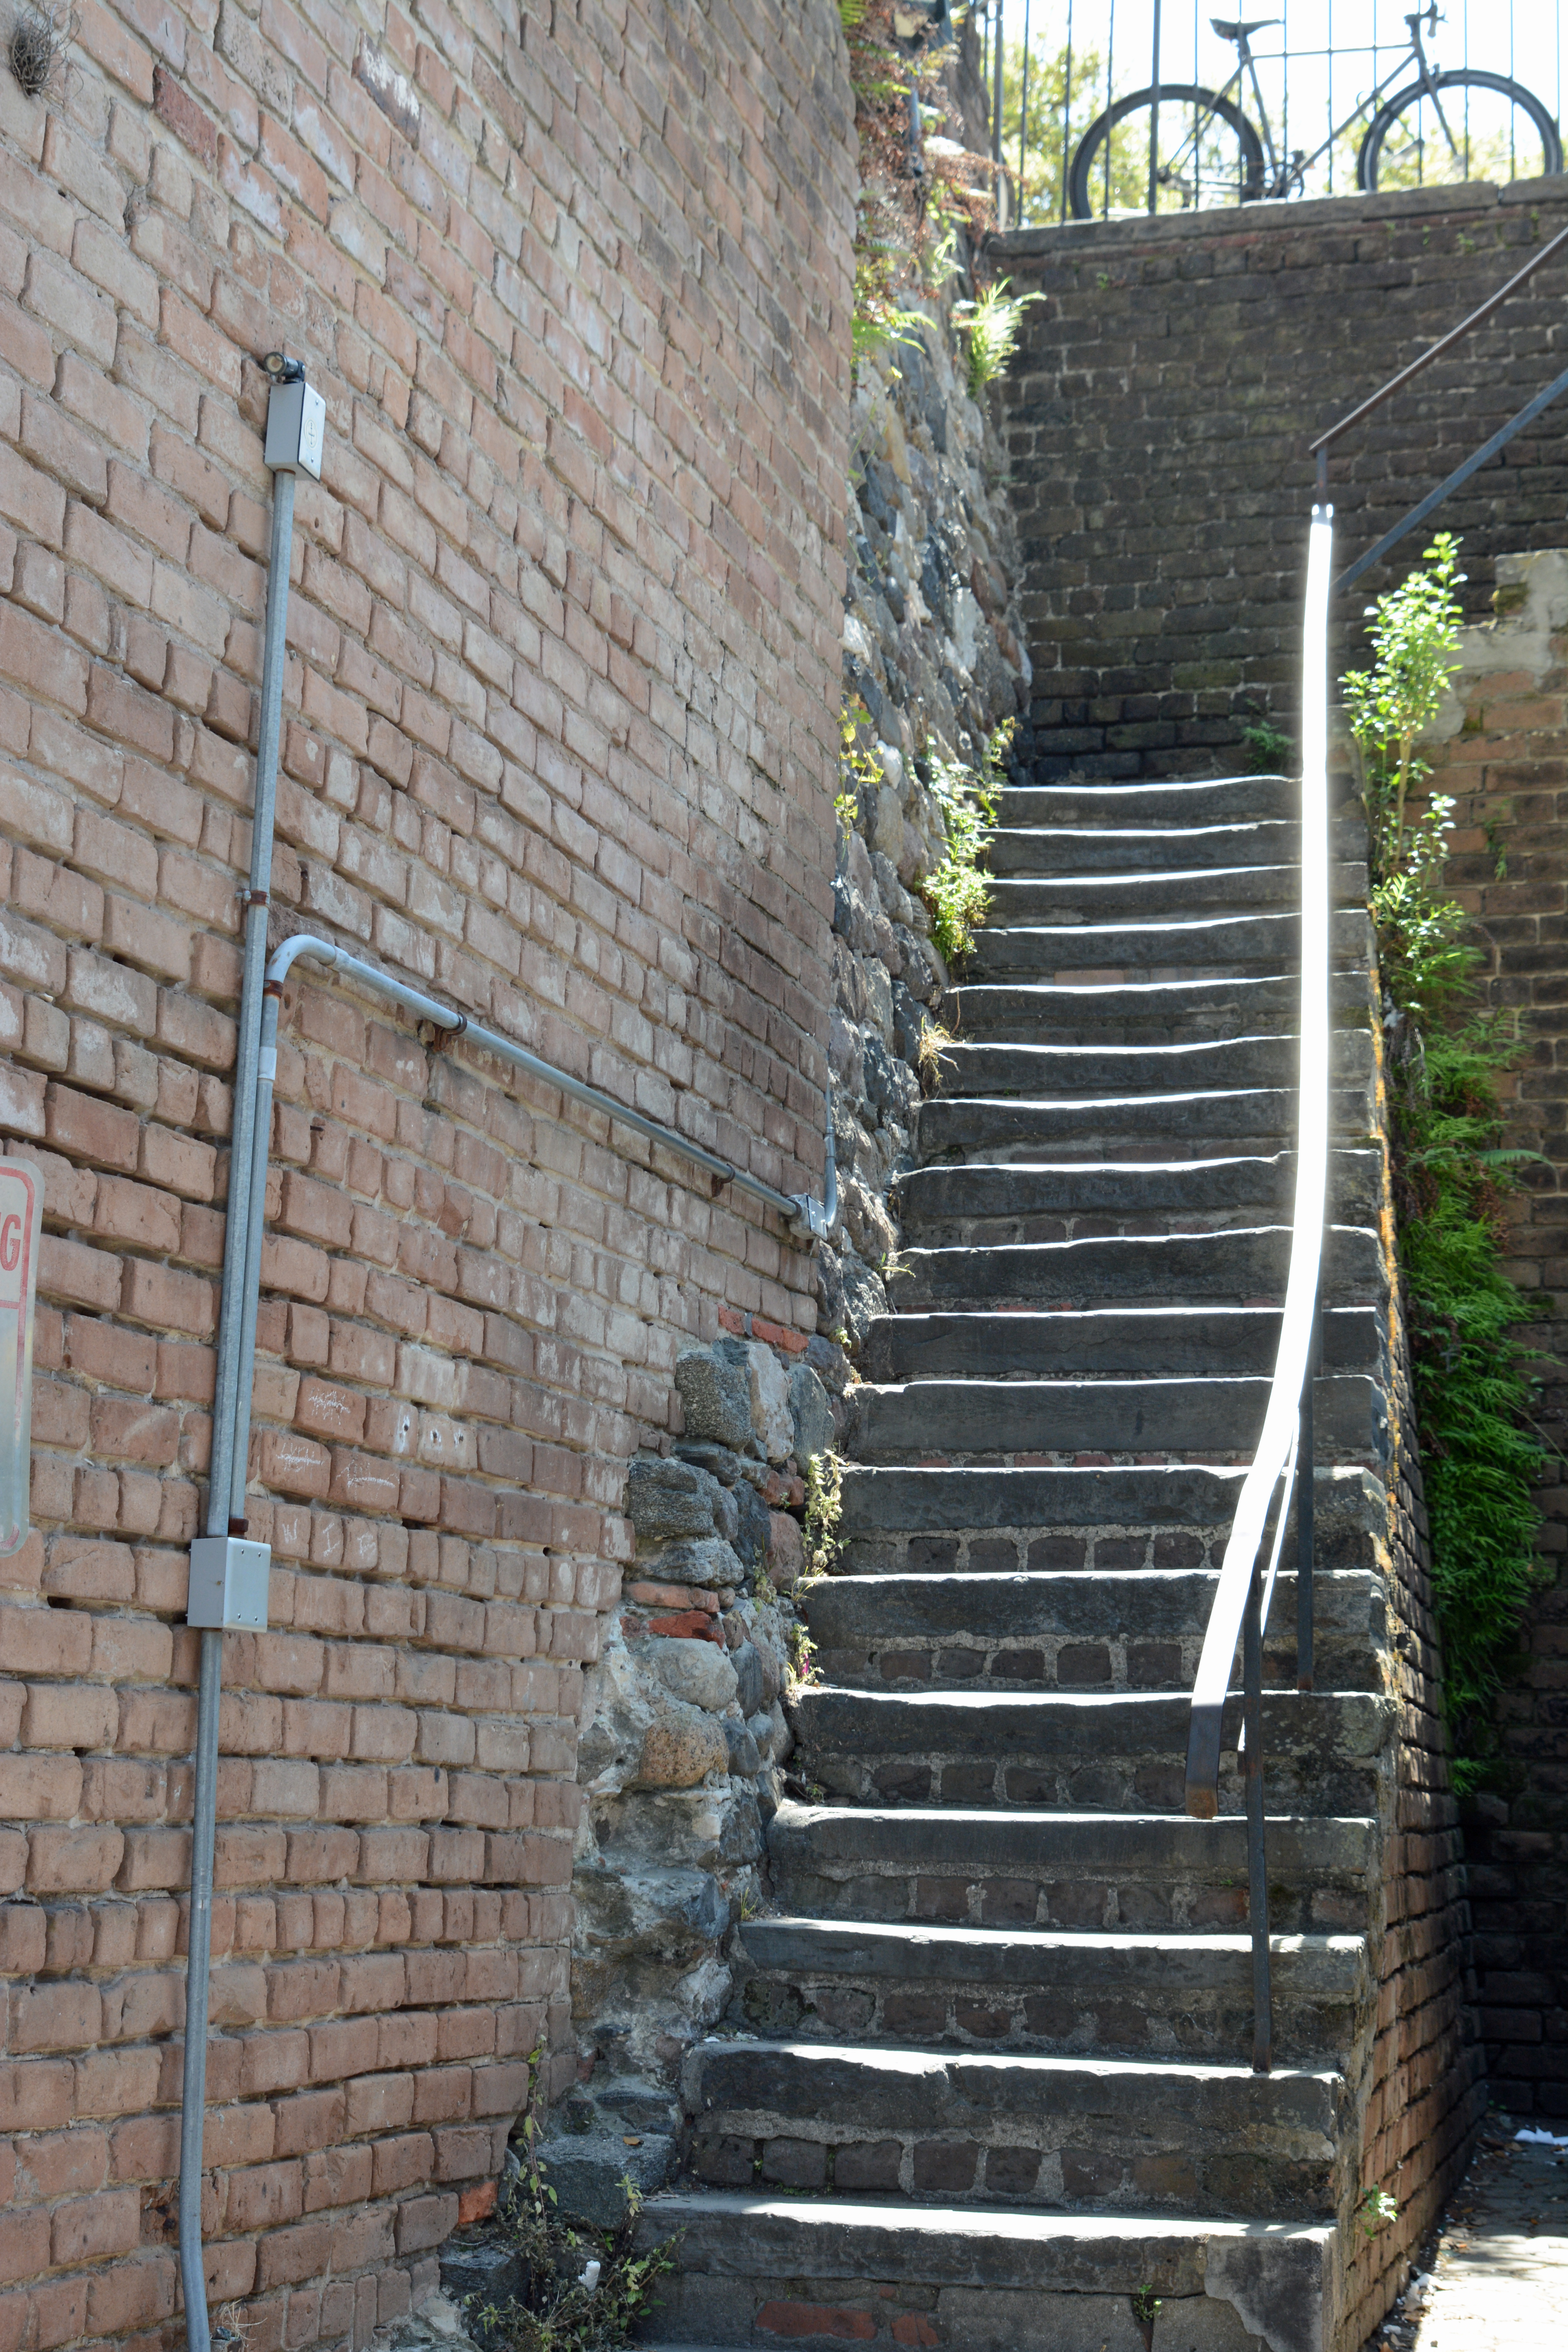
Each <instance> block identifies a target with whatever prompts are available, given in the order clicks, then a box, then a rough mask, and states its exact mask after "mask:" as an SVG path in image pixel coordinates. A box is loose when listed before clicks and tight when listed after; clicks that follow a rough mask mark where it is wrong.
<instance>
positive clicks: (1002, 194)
mask: <svg viewBox="0 0 1568 2352" xmlns="http://www.w3.org/2000/svg"><path fill="white" fill-rule="evenodd" d="M993 71H994V76H995V82H994V96H993V98H992V100H991V159H992V161H993V163H994V164H995V166H996V226H997V227H998V228H999V229H1005V227H1006V226H1007V176H1006V173H1005V172H1004V171H1003V169H1002V0H996V55H995V58H994V61H993Z"/></svg>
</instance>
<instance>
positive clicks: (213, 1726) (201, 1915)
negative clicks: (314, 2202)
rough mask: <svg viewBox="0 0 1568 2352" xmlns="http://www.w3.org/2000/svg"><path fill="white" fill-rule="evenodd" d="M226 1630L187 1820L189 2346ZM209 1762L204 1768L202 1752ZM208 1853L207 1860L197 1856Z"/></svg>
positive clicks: (202, 2341)
mask: <svg viewBox="0 0 1568 2352" xmlns="http://www.w3.org/2000/svg"><path fill="white" fill-rule="evenodd" d="M222 1685H223V1635H222V1633H220V1632H218V1631H217V1629H216V1627H211V1628H208V1629H207V1630H205V1632H204V1633H203V1634H202V1664H201V1679H200V1682H199V1684H198V1685H197V1693H196V1786H195V1815H194V1818H193V1820H192V1822H191V1917H190V1928H189V1933H188V1936H187V1938H186V1947H187V1957H186V1960H185V2052H184V2080H183V2083H182V2085H181V2098H180V2284H181V2285H182V2287H183V2288H184V2297H185V2338H186V2342H187V2344H188V2345H189V2347H190V2352H210V2346H211V2341H212V2339H211V2336H210V2334H209V2331H208V2326H207V2287H206V2278H205V2273H204V2272H203V2269H202V2134H203V2130H204V2128H205V2123H206V2107H207V2096H206V2094H207V1981H208V1979H209V1977H210V1975H211V1973H212V1950H213V1847H214V1844H215V1843H216V1828H217V1772H216V1761H217V1731H218V1706H219V1703H220V1696H221V1692H222ZM208 1756H210V1757H211V1759H212V1763H211V1764H210V1765H209V1766H208V1768H207V1769H206V1770H205V1771H204V1770H203V1769H202V1759H203V1758H204V1757H208ZM204 1855H205V1865H204V1864H202V1862H201V1860H200V1857H202V1856H204Z"/></svg>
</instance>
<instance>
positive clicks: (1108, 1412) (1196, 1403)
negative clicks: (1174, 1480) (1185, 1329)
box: [846, 1372, 1388, 1462]
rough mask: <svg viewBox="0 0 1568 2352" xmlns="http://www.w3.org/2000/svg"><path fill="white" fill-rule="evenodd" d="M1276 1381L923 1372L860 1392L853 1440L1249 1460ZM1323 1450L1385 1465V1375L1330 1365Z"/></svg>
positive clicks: (1321, 1421) (955, 1450)
mask: <svg viewBox="0 0 1568 2352" xmlns="http://www.w3.org/2000/svg"><path fill="white" fill-rule="evenodd" d="M1268 1390H1269V1382H1268V1380H1266V1379H1262V1378H1258V1377H1254V1378H1252V1379H1248V1378H1247V1377H1245V1376H1238V1377H1236V1378H1231V1377H1228V1376H1227V1377H1226V1378H1224V1379H1218V1380H1199V1379H1195V1378H1186V1379H1173V1380H1163V1381H1162V1380H1112V1379H1106V1380H1096V1381H1088V1380H1086V1381H1070V1380H1061V1381H1031V1380H1011V1381H984V1380H923V1381H905V1382H904V1383H903V1384H902V1385H901V1386H899V1387H896V1388H874V1387H872V1386H871V1385H870V1384H869V1383H868V1382H867V1383H864V1384H862V1385H861V1386H860V1387H858V1388H856V1389H853V1390H852V1391H850V1400H851V1405H852V1410H853V1423H852V1428H851V1431H850V1432H849V1433H847V1436H846V1443H847V1445H848V1446H849V1447H850V1449H851V1450H852V1451H853V1453H854V1454H855V1457H856V1459H857V1460H858V1461H860V1462H878V1461H881V1462H889V1461H896V1460H900V1459H902V1460H905V1461H908V1460H910V1459H913V1460H916V1461H918V1460H920V1459H921V1457H922V1456H925V1457H929V1456H931V1455H937V1456H939V1457H941V1458H942V1459H943V1460H946V1461H952V1459H953V1458H954V1457H955V1456H960V1455H963V1456H969V1457H973V1458H976V1459H984V1457H986V1456H991V1455H996V1454H1074V1453H1081V1452H1085V1451H1090V1450H1092V1451H1093V1452H1095V1453H1097V1454H1177V1455H1197V1456H1206V1457H1207V1458H1209V1459H1211V1460H1217V1461H1220V1462H1226V1461H1232V1460H1237V1459H1240V1458H1243V1457H1246V1458H1250V1455H1251V1453H1252V1449H1253V1447H1254V1446H1255V1445H1256V1444H1257V1442H1258V1433H1259V1432H1260V1430H1261V1429H1262V1426H1263V1415H1264V1411H1265V1408H1266V1407H1267V1405H1268ZM1314 1411H1315V1415H1316V1436H1317V1444H1318V1448H1319V1454H1320V1458H1321V1457H1322V1456H1323V1455H1325V1454H1335V1455H1337V1456H1338V1457H1340V1458H1345V1457H1346V1456H1353V1457H1359V1458H1362V1459H1364V1460H1369V1461H1373V1462H1381V1461H1382V1460H1383V1458H1384V1453H1385V1452H1386V1448H1387V1443H1388V1414H1387V1404H1386V1400H1385V1398H1384V1392H1383V1390H1382V1387H1381V1385H1380V1384H1379V1383H1377V1382H1374V1381H1372V1380H1370V1379H1368V1378H1367V1377H1366V1376H1365V1375H1364V1374H1362V1373H1359V1372H1326V1373H1324V1374H1322V1375H1321V1377H1320V1379H1319V1381H1318V1383H1317V1390H1316V1394H1315V1397H1314Z"/></svg>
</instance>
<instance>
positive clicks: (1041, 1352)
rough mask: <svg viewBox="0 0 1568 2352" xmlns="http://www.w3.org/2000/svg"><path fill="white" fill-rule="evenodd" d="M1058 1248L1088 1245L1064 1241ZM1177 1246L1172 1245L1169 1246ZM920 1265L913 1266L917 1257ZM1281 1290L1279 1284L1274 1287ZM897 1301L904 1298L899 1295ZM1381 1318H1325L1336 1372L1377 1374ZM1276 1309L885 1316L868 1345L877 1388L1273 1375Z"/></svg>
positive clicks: (1340, 1314) (1354, 1314) (1354, 1313)
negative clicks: (958, 1379) (962, 1378)
mask: <svg viewBox="0 0 1568 2352" xmlns="http://www.w3.org/2000/svg"><path fill="white" fill-rule="evenodd" d="M1055 1246H1058V1247H1073V1246H1088V1245H1087V1244H1055ZM1165 1246H1166V1247H1169V1244H1165ZM911 1262H912V1260H911ZM1268 1287H1273V1285H1272V1284H1270V1285H1268ZM895 1295H897V1292H896V1291H895ZM1322 1347H1323V1355H1322V1361H1323V1366H1324V1369H1325V1370H1329V1371H1335V1372H1344V1371H1370V1370H1374V1369H1375V1368H1376V1367H1377V1366H1378V1365H1379V1364H1380V1362H1381V1360H1382V1351H1383V1347H1384V1328H1383V1318H1382V1317H1381V1315H1380V1314H1379V1312H1378V1310H1377V1309H1376V1308H1375V1307H1331V1308H1329V1309H1327V1310H1326V1311H1325V1313H1324V1315H1323V1318H1322ZM1278 1349H1279V1308H1278V1307H1225V1306H1213V1305H1210V1306H1205V1307H1095V1308H1092V1309H1090V1310H1089V1311H1088V1312H1085V1313H1081V1314H1080V1313H1073V1312H1064V1311H1062V1310H1059V1309H1058V1311H1057V1312H1055V1313H1052V1314H1045V1315H1031V1314H1020V1313H1016V1312H1009V1313H1006V1314H1000V1315H987V1314H981V1313H976V1314H969V1315H957V1314H929V1315H921V1314H905V1313H900V1314H897V1315H882V1316H879V1317H878V1318H876V1320H875V1321H874V1322H873V1323H872V1325H871V1327H870V1329H869V1330H868V1333H867V1335H866V1338H865V1339H864V1341H863V1342H862V1344H861V1349H860V1368H861V1372H862V1375H863V1377H864V1378H865V1379H866V1380H867V1381H869V1382H871V1383H872V1384H873V1385H874V1386H879V1387H882V1386H891V1385H895V1384H898V1383H901V1382H903V1381H922V1380H949V1379H952V1378H953V1377H954V1376H957V1375H968V1376H971V1377H975V1378H981V1377H984V1378H988V1379H991V1380H1005V1379H1011V1378H1014V1377H1015V1376H1016V1375H1018V1374H1023V1375H1026V1376H1027V1377H1030V1378H1035V1379H1043V1378H1060V1377H1061V1376H1063V1375H1064V1374H1068V1373H1073V1372H1078V1373H1082V1374H1089V1375H1093V1376H1094V1377H1096V1378H1105V1377H1108V1376H1115V1375H1122V1374H1131V1373H1139V1372H1142V1373H1158V1374H1172V1373H1188V1372H1193V1373H1198V1374H1200V1375H1202V1376H1203V1377H1204V1378H1205V1379H1215V1378H1218V1377H1219V1376H1221V1375H1222V1374H1226V1373H1228V1374H1231V1375H1232V1376H1234V1375H1235V1374H1237V1373H1247V1374H1253V1375H1256V1374H1264V1375H1267V1376H1270V1377H1271V1376H1272V1374H1273V1370H1274V1360H1275V1356H1276V1353H1277V1351H1278Z"/></svg>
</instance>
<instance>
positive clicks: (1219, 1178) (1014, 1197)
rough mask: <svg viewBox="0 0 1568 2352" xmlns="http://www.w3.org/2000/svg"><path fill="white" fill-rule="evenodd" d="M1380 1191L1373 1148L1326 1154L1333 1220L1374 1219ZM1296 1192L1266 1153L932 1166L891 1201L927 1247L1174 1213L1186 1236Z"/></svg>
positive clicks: (915, 1239)
mask: <svg viewBox="0 0 1568 2352" xmlns="http://www.w3.org/2000/svg"><path fill="white" fill-rule="evenodd" d="M1382 1191H1383V1155H1382V1154H1381V1152H1378V1151H1373V1150H1364V1149H1363V1150H1353V1149H1352V1148H1350V1147H1346V1146H1342V1147H1340V1148H1339V1149H1338V1150H1335V1151H1334V1153H1333V1154H1332V1156H1331V1160H1330V1163H1329V1200H1330V1213H1331V1215H1332V1216H1333V1218H1334V1219H1335V1221H1336V1222H1337V1223H1340V1224H1345V1225H1367V1224H1375V1223H1376V1222H1377V1218H1378V1211H1379V1208H1380V1206H1381V1199H1382ZM1295 1196H1296V1155H1295V1153H1294V1152H1293V1151H1274V1152H1270V1153H1268V1154H1261V1153H1259V1154H1250V1155H1245V1156H1244V1155H1237V1156H1236V1157H1233V1158H1230V1159H1223V1160H1220V1159H1215V1160H1101V1161H1098V1162H1097V1161H1094V1160H1037V1161H1033V1162H1030V1161H1026V1160H1025V1161H1021V1160H1001V1161H999V1162H997V1164H996V1165H995V1166H994V1167H986V1166H985V1165H984V1164H983V1163H971V1164H969V1165H967V1166H964V1167H954V1166H952V1165H951V1164H946V1165H942V1164H938V1165H936V1166H934V1167H931V1168H914V1169H910V1171H909V1172H908V1173H907V1174H906V1175H903V1176H901V1177H900V1178H899V1179H898V1180H897V1183H896V1186H895V1192H894V1203H895V1208H896V1212H897V1214H898V1216H899V1219H900V1223H901V1225H902V1228H903V1232H904V1236H905V1239H906V1240H907V1241H908V1242H910V1244H917V1243H919V1244H923V1245H924V1246H926V1247H928V1248H929V1247H941V1246H945V1245H948V1244H953V1243H959V1242H963V1241H967V1240H970V1239H971V1238H973V1239H974V1240H976V1241H986V1242H990V1241H1021V1242H1028V1241H1041V1242H1046V1241H1068V1240H1070V1239H1072V1238H1073V1237H1074V1235H1075V1234H1081V1233H1084V1232H1085V1231H1086V1230H1087V1231H1088V1232H1090V1233H1094V1234H1108V1233H1116V1232H1119V1231H1120V1232H1124V1233H1139V1232H1153V1231H1157V1232H1162V1233H1163V1232H1166V1231H1168V1230H1169V1226H1170V1221H1171V1219H1172V1218H1173V1216H1179V1217H1180V1220H1181V1226H1182V1230H1183V1231H1184V1233H1201V1232H1203V1231H1205V1230H1214V1231H1226V1230H1229V1229H1230V1228H1231V1227H1233V1226H1236V1225H1240V1224H1258V1223H1276V1222H1281V1221H1288V1220H1289V1217H1290V1215H1291V1213H1292V1211H1293V1209H1294V1205H1295ZM1260 1211H1261V1212H1264V1214H1263V1215H1259V1214H1258V1212H1260ZM1036 1226H1037V1227H1038V1228H1039V1230H1031V1228H1033V1227H1036Z"/></svg>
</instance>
